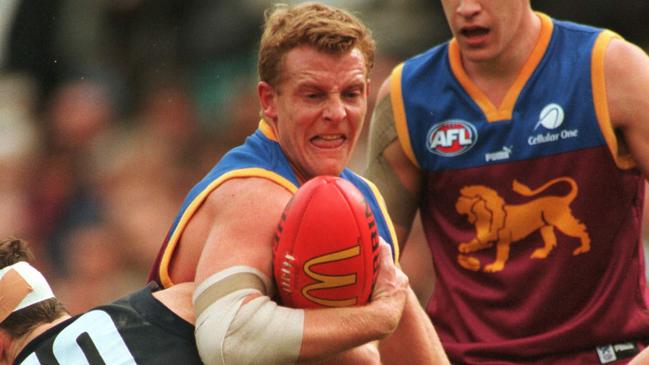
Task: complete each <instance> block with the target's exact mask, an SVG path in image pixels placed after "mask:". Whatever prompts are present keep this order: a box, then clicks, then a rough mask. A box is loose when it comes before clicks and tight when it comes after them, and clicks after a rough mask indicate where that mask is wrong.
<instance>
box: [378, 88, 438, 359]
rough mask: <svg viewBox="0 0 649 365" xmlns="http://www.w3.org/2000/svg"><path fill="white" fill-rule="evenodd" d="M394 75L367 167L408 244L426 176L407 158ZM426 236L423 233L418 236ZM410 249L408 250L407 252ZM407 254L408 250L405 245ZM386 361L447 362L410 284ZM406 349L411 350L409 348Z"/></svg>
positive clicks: (381, 101) (424, 261) (386, 345)
mask: <svg viewBox="0 0 649 365" xmlns="http://www.w3.org/2000/svg"><path fill="white" fill-rule="evenodd" d="M389 85H390V79H388V80H386V81H385V82H384V83H383V85H382V86H381V89H380V90H379V94H378V102H377V105H376V108H375V110H374V113H373V115H372V125H371V126H370V136H369V150H368V156H367V160H368V167H367V170H366V173H365V174H366V176H367V177H368V178H369V179H370V180H372V181H373V182H374V183H375V184H376V185H377V187H378V188H379V190H380V191H381V194H382V195H383V197H384V198H385V201H386V204H387V206H388V212H389V213H390V217H391V218H392V220H393V222H394V224H395V230H396V232H397V237H398V240H399V244H400V246H401V248H402V249H405V247H404V246H405V242H406V241H407V240H408V237H409V235H410V230H411V228H412V226H413V220H414V218H415V215H416V212H417V210H418V206H419V200H420V194H421V190H422V180H421V175H420V171H419V169H418V168H417V167H416V166H414V165H413V164H412V162H411V161H410V160H409V159H408V158H407V157H406V154H405V153H404V151H403V149H402V147H401V144H400V142H399V140H398V137H397V133H396V130H395V126H394V125H395V124H394V117H393V113H392V106H391V102H390V95H389ZM418 238H420V239H423V237H421V236H420V237H418ZM404 251H405V252H404ZM404 251H402V252H404V256H407V255H408V253H409V252H408V251H407V250H404ZM417 256H418V257H414V256H410V257H409V259H411V260H409V261H412V263H413V264H414V265H417V266H422V267H426V266H428V265H429V264H430V258H429V257H428V256H427V255H426V254H424V255H417ZM417 279H419V280H426V281H427V282H426V283H413V285H418V286H421V287H430V286H432V285H433V283H432V282H430V281H432V280H434V277H433V276H431V277H421V278H417ZM379 348H380V353H381V360H382V361H383V363H384V364H448V363H449V361H448V358H447V357H446V354H445V353H444V350H443V348H442V345H441V342H440V341H439V338H438V336H437V333H436V332H435V329H434V328H433V326H432V323H431V322H430V319H429V318H428V315H427V314H426V313H425V312H424V310H423V308H422V307H421V305H420V304H419V301H418V300H417V296H416V295H415V293H414V292H413V291H412V289H409V291H408V299H407V302H406V306H405V308H404V312H403V316H402V317H401V322H400V323H399V327H398V328H397V330H396V331H395V333H394V334H392V335H391V336H389V337H388V338H386V339H385V340H382V341H381V342H380V346H379ZM404 349H408V350H407V351H404Z"/></svg>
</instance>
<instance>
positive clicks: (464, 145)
mask: <svg viewBox="0 0 649 365" xmlns="http://www.w3.org/2000/svg"><path fill="white" fill-rule="evenodd" d="M477 141H478V132H477V131H476V129H475V127H474V126H473V125H472V124H471V123H468V122H465V121H463V120H459V119H454V120H447V121H446V122H442V123H439V124H435V125H434V126H433V127H432V128H431V129H430V130H429V131H428V136H427V138H426V147H427V148H428V150H429V151H430V152H432V153H434V154H436V155H439V156H444V157H452V156H458V155H461V154H463V153H465V152H466V151H468V150H470V149H471V147H473V146H474V145H475V144H476V142H477Z"/></svg>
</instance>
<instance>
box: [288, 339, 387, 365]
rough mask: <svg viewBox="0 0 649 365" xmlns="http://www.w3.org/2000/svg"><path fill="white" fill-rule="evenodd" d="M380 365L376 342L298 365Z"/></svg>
mask: <svg viewBox="0 0 649 365" xmlns="http://www.w3.org/2000/svg"><path fill="white" fill-rule="evenodd" d="M329 364H336V365H382V363H381V355H380V354H379V349H378V342H377V341H374V342H369V343H366V344H365V345H362V346H357V347H354V348H352V349H351V350H347V351H344V352H341V353H338V354H335V355H332V356H329V357H327V358H324V359H321V360H317V361H305V362H299V363H298V365H329Z"/></svg>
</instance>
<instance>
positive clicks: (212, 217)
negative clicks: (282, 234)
mask: <svg viewBox="0 0 649 365" xmlns="http://www.w3.org/2000/svg"><path fill="white" fill-rule="evenodd" d="M291 196H292V194H291V192H289V191H288V190H286V189H285V188H284V187H282V186H280V185H278V184H276V183H274V182H273V181H270V180H268V179H264V178H256V177H249V178H235V179H231V180H228V181H227V182H225V183H223V184H222V185H221V186H219V187H218V188H217V189H215V190H214V191H212V192H211V193H210V195H209V196H208V197H207V199H206V201H205V203H204V204H203V206H202V207H201V208H200V210H199V212H197V217H196V219H198V220H199V221H201V222H202V223H201V225H203V227H202V228H200V229H199V230H201V231H202V232H203V234H202V239H204V240H205V246H204V248H203V252H202V253H201V257H200V259H199V261H198V267H197V269H196V281H197V282H200V281H201V280H203V279H205V278H206V277H207V276H209V275H211V274H212V273H214V272H218V271H220V270H223V269H224V268H227V267H229V266H233V265H248V266H252V267H255V268H257V269H259V270H262V271H263V272H266V273H267V274H269V276H270V270H271V258H272V239H273V236H274V234H275V229H276V227H277V223H278V222H279V219H280V217H281V214H282V212H283V210H284V207H285V206H286V203H288V201H289V200H290V198H291ZM192 220H193V219H192Z"/></svg>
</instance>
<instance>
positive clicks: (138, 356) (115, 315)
mask: <svg viewBox="0 0 649 365" xmlns="http://www.w3.org/2000/svg"><path fill="white" fill-rule="evenodd" d="M152 288H153V286H147V287H145V288H144V289H142V290H140V291H137V292H135V293H133V294H131V295H129V296H126V297H124V298H122V299H120V300H118V301H116V302H114V303H112V304H108V305H105V306H100V307H97V308H94V309H93V310H90V311H88V312H86V313H83V314H81V315H78V316H75V317H72V318H70V319H68V320H66V321H64V322H62V323H59V324H57V325H56V326H54V327H52V328H50V329H49V330H47V331H46V332H44V333H43V334H41V335H39V336H38V337H36V338H34V340H32V341H31V342H30V343H29V344H28V345H27V346H25V348H24V349H23V350H22V351H21V352H20V353H19V354H18V356H17V358H16V361H15V362H14V364H16V365H38V364H42V365H67V364H89V365H135V364H141V365H143V364H151V365H153V364H156V365H157V364H201V360H200V357H199V356H198V351H197V350H196V343H195V340H194V326H192V324H191V323H189V322H187V321H185V320H183V319H182V318H180V317H178V316H177V315H176V314H175V313H173V312H172V311H171V310H169V309H168V308H167V307H165V306H164V305H163V304H162V303H160V302H159V301H158V300H157V299H155V298H154V297H153V295H152Z"/></svg>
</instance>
